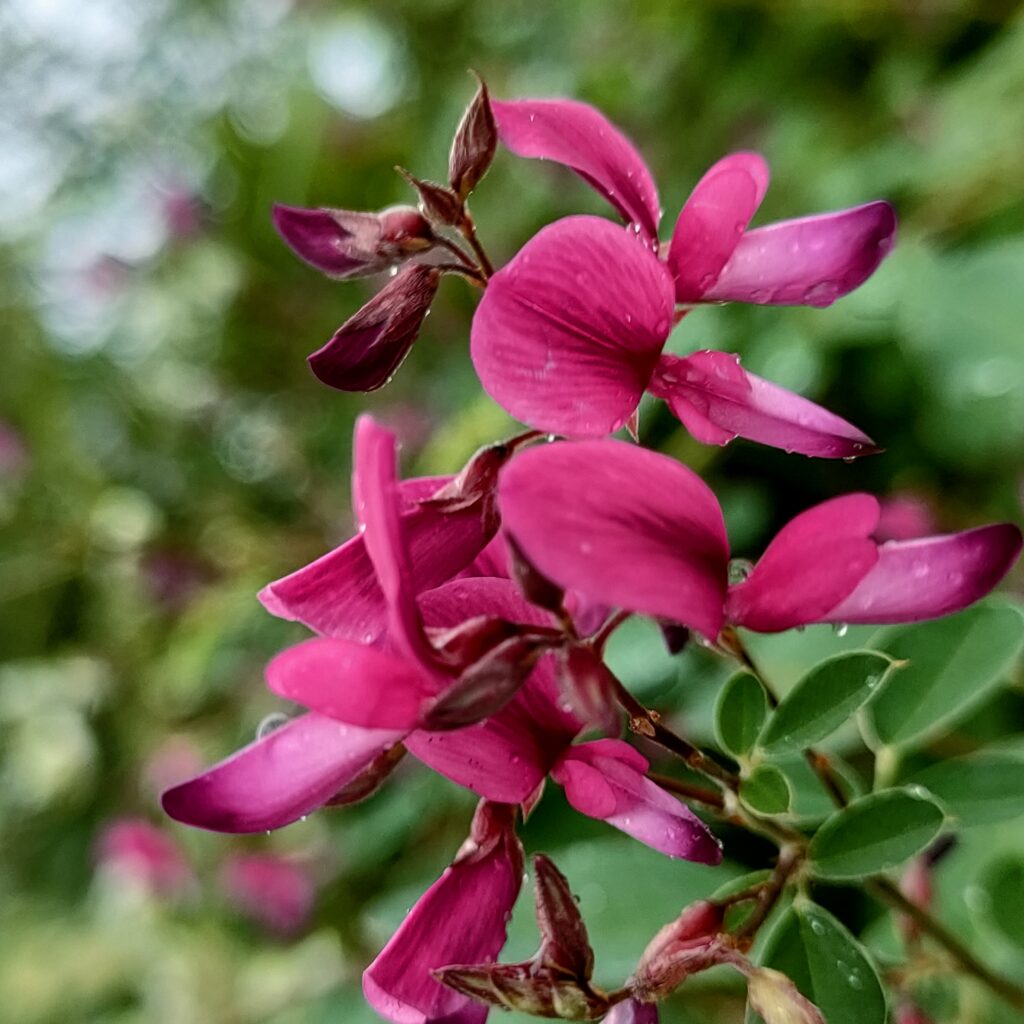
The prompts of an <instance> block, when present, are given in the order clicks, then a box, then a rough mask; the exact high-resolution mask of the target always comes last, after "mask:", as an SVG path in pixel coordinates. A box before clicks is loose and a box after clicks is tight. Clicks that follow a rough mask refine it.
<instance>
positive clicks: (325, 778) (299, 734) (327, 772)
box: [161, 714, 404, 832]
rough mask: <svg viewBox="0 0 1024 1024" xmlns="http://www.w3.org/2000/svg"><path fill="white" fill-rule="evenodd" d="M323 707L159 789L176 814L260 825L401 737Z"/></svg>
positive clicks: (306, 808) (289, 815)
mask: <svg viewBox="0 0 1024 1024" xmlns="http://www.w3.org/2000/svg"><path fill="white" fill-rule="evenodd" d="M403 735H404V732H403V731H402V730H394V729H360V728H358V727H356V726H351V725H342V724H341V723H340V722H335V721H333V720H332V719H330V718H324V717H322V716H321V715H316V714H308V715H301V716H300V717H299V718H295V719H292V721H290V722H288V724H287V725H283V726H281V728H280V729H275V730H274V731H273V732H272V733H270V734H269V735H267V736H264V737H263V738H262V739H258V740H256V742H255V743H250V744H249V746H247V747H243V748H242V749H241V750H239V751H238V752H237V753H236V754H233V755H232V756H231V757H229V758H228V759H227V760H226V761H221V762H220V764H217V765H214V767H213V768H211V769H209V771H206V772H203V773H202V774H201V775H197V776H196V777H195V778H194V779H190V780H189V781H188V782H183V783H182V784H181V785H180V786H174V787H173V788H172V789H169V790H167V791H166V792H165V793H164V794H163V796H162V797H161V802H162V804H163V807H164V810H165V811H166V812H167V813H168V814H169V815H170V816H171V817H172V818H174V819H175V820H176V821H181V822H184V823H185V824H186V825H194V826H195V827H197V828H207V829H211V830H212V831H214V832H264V831H266V830H268V829H273V828H281V827H282V826H284V825H288V824H290V823H291V822H293V821H297V820H298V819H299V818H301V817H303V816H304V815H306V814H309V813H310V812H311V811H315V810H316V809H317V808H318V807H322V806H323V805H324V804H325V803H326V802H327V801H328V800H330V798H331V797H332V796H334V794H335V793H337V792H338V790H339V789H341V788H342V787H343V786H344V785H346V784H347V783H348V782H350V781H351V780H352V779H353V778H355V777H356V776H357V775H358V774H359V773H360V772H361V771H362V770H363V769H364V768H366V766H367V765H369V764H370V763H371V762H372V761H373V759H374V758H375V757H376V756H377V755H378V754H379V753H380V752H381V751H382V750H386V749H387V748H388V747H390V746H392V745H394V744H395V743H397V742H398V741H399V740H401V739H402V736H403Z"/></svg>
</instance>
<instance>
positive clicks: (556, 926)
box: [533, 853, 594, 981]
mask: <svg viewBox="0 0 1024 1024" xmlns="http://www.w3.org/2000/svg"><path fill="white" fill-rule="evenodd" d="M533 872H534V889H533V903H534V911H535V913H536V915H537V928H538V930H539V931H540V935H541V948H540V952H539V953H538V954H537V957H536V958H535V959H538V960H539V961H540V963H541V964H543V965H544V966H546V967H552V968H555V969H557V970H560V971H562V972H564V973H566V974H569V975H571V976H572V977H573V978H575V979H576V980H577V981H589V980H590V975H591V974H592V973H593V970H594V951H593V950H592V949H591V948H590V940H589V938H588V937H587V926H586V925H585V924H584V923H583V916H582V915H581V914H580V909H579V907H578V906H577V905H576V899H575V897H574V896H573V894H572V890H571V889H570V888H569V883H568V881H567V880H566V878H565V875H563V874H562V872H561V871H559V870H558V868H556V867H555V865H554V864H553V863H552V862H551V861H550V860H549V859H548V858H547V857H545V856H544V855H543V854H541V853H538V854H536V855H535V856H534V858H533Z"/></svg>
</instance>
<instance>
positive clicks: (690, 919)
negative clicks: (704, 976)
mask: <svg viewBox="0 0 1024 1024" xmlns="http://www.w3.org/2000/svg"><path fill="white" fill-rule="evenodd" d="M724 920H725V912H724V910H723V908H722V907H721V906H720V905H719V904H717V903H711V902H709V901H707V900H700V901H699V902H697V903H692V904H691V905H690V906H688V907H687V908H686V909H685V910H684V911H683V912H682V914H680V915H679V917H678V918H676V920H675V921H672V922H670V923H669V924H667V925H665V927H664V928H662V929H661V930H660V931H659V932H658V933H657V935H655V936H654V938H653V939H651V941H650V942H649V943H648V945H647V948H646V949H645V950H644V952H643V956H641V957H640V962H639V964H637V968H636V971H635V972H634V975H633V986H632V987H633V993H634V995H636V996H638V997H640V998H642V999H647V1000H650V1001H653V1000H655V999H659V998H661V997H663V996H666V995H668V993H670V992H671V991H673V989H676V988H678V987H679V986H680V985H681V984H682V983H683V982H684V981H685V980H686V979H687V978H688V977H689V976H690V975H691V974H697V973H698V972H700V971H704V970H707V968H709V967H712V966H714V965H715V964H717V963H721V962H723V960H724V959H726V957H725V955H724V953H725V949H724V947H723V945H722V942H721V938H720V934H719V933H720V931H721V928H722V924H723V922H724Z"/></svg>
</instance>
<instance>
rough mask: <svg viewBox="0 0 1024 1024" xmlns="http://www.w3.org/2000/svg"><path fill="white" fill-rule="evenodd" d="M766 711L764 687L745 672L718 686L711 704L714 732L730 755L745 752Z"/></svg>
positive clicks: (738, 673) (754, 736)
mask: <svg viewBox="0 0 1024 1024" xmlns="http://www.w3.org/2000/svg"><path fill="white" fill-rule="evenodd" d="M767 714H768V699H767V697H766V696H765V692H764V687H763V686H762V685H761V683H760V682H759V681H758V680H757V678H756V677H755V676H753V675H751V674H750V673H749V672H737V673H736V674H735V675H734V676H732V677H731V678H730V679H728V680H727V681H726V683H725V685H724V686H723V687H722V692H721V694H720V695H719V697H718V703H717V704H716V705H715V734H716V735H717V737H718V742H719V744H721V746H722V749H723V750H726V751H728V752H729V753H730V754H732V755H733V756H734V757H743V756H744V755H745V754H747V753H749V752H750V751H751V750H752V749H753V746H754V743H755V742H756V741H757V736H758V733H760V731H761V727H762V726H763V725H764V720H765V716H766V715H767Z"/></svg>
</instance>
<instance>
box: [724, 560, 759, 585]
mask: <svg viewBox="0 0 1024 1024" xmlns="http://www.w3.org/2000/svg"><path fill="white" fill-rule="evenodd" d="M753 571H754V563H753V562H751V561H750V560H749V559H748V558H734V559H732V561H730V562H729V583H730V584H732V585H734V586H735V585H736V584H737V583H745V582H746V581H747V580H748V579H750V574H751V573H752V572H753Z"/></svg>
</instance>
